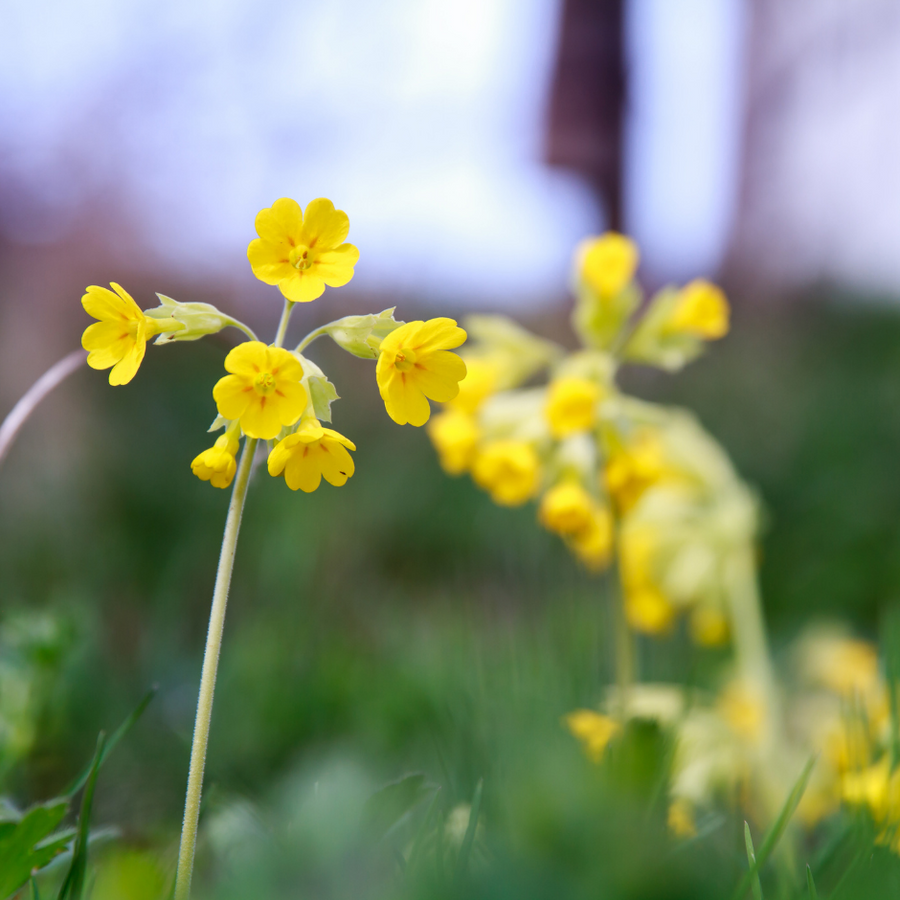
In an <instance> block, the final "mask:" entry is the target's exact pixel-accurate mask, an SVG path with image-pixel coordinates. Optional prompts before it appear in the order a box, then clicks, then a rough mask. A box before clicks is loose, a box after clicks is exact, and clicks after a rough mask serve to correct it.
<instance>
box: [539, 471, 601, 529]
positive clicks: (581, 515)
mask: <svg viewBox="0 0 900 900" xmlns="http://www.w3.org/2000/svg"><path fill="white" fill-rule="evenodd" d="M594 505H595V504H594V501H593V499H592V498H591V495H590V494H588V492H587V491H586V490H585V489H584V488H583V487H582V486H581V484H580V483H579V482H578V481H574V480H568V481H561V482H560V483H559V484H557V485H554V486H553V487H552V488H550V490H549V491H547V493H546V494H544V497H543V499H542V500H541V505H540V508H539V510H538V519H539V520H540V523H541V525H543V526H544V528H546V529H547V531H552V532H553V533H554V534H559V535H562V536H566V535H573V534H578V533H579V532H581V531H586V530H587V528H588V527H589V526H590V524H591V521H592V519H593V516H594Z"/></svg>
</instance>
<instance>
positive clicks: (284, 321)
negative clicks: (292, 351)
mask: <svg viewBox="0 0 900 900" xmlns="http://www.w3.org/2000/svg"><path fill="white" fill-rule="evenodd" d="M293 308H294V304H293V303H292V302H291V301H290V300H285V301H284V309H283V310H282V311H281V320H280V321H279V322H278V331H277V332H276V333H275V341H274V342H273V344H272V346H273V347H283V346H284V336H285V334H287V327H288V322H289V321H290V320H291V310H292V309H293Z"/></svg>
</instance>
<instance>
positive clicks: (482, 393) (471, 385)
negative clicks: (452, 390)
mask: <svg viewBox="0 0 900 900" xmlns="http://www.w3.org/2000/svg"><path fill="white" fill-rule="evenodd" d="M464 362H465V364H466V377H465V378H463V380H462V381H460V383H459V393H458V394H457V395H456V396H455V397H454V398H453V399H452V400H451V401H450V405H451V406H452V407H454V408H455V409H458V410H461V411H462V412H466V413H470V414H471V413H474V412H475V411H476V410H477V409H478V407H479V406H481V404H482V403H483V402H484V401H485V400H486V399H487V398H488V397H489V396H490V395H491V394H493V393H494V391H495V390H496V389H497V366H496V364H494V363H492V362H489V361H488V360H486V359H481V358H479V357H475V358H467V359H465V360H464Z"/></svg>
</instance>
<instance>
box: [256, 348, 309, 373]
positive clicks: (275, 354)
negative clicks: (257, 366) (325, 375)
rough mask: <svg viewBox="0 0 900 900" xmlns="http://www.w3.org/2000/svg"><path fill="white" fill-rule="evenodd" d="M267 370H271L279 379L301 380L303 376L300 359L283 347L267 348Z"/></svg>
mask: <svg viewBox="0 0 900 900" xmlns="http://www.w3.org/2000/svg"><path fill="white" fill-rule="evenodd" d="M265 370H266V371H267V372H271V373H272V374H273V375H274V376H275V377H276V378H277V379H278V380H279V381H299V380H300V379H301V378H302V377H303V366H301V365H300V360H299V359H297V357H296V356H294V354H293V353H291V352H290V351H289V350H285V349H284V348H283V347H267V348H266V364H265Z"/></svg>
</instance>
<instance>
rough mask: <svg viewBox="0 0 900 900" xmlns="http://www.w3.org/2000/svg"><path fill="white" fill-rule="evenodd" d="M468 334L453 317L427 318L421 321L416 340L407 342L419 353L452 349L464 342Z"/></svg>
mask: <svg viewBox="0 0 900 900" xmlns="http://www.w3.org/2000/svg"><path fill="white" fill-rule="evenodd" d="M467 337H468V335H467V334H466V332H465V331H464V330H463V329H462V328H460V327H459V326H458V325H457V324H456V322H455V321H454V320H453V319H443V318H442V319H429V320H428V321H427V322H423V323H422V328H421V330H420V331H419V333H418V335H416V342H415V343H414V344H412V343H411V344H409V345H408V346H411V347H412V348H413V349H414V350H416V351H417V352H420V353H428V352H430V351H433V350H453V349H454V348H455V347H458V346H459V345H460V344H462V343H464V342H465V340H466V338H467Z"/></svg>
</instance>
